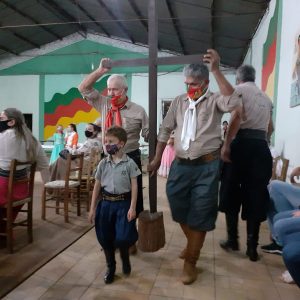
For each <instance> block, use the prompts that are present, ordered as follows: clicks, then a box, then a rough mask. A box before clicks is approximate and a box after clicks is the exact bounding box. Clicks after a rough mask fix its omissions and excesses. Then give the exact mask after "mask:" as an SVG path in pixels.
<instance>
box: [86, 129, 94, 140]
mask: <svg viewBox="0 0 300 300" xmlns="http://www.w3.org/2000/svg"><path fill="white" fill-rule="evenodd" d="M84 134H85V136H86V137H87V138H90V137H92V136H93V135H94V132H91V131H88V130H86V131H85V132H84Z"/></svg>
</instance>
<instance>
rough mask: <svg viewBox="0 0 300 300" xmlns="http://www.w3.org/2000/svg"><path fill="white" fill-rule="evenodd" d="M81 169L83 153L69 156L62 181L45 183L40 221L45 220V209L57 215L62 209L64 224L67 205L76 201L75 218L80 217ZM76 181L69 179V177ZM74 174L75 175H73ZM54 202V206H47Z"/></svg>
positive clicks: (66, 218)
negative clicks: (51, 209) (52, 210)
mask: <svg viewBox="0 0 300 300" xmlns="http://www.w3.org/2000/svg"><path fill="white" fill-rule="evenodd" d="M82 168H83V153H81V154H74V155H72V154H69V155H68V156H67V160H66V173H65V179H64V180H55V181H50V182H47V183H46V184H45V185H44V191H43V196H42V219H43V220H46V209H47V208H55V211H56V213H57V214H59V210H60V209H63V211H64V219H65V222H66V223H68V222H69V203H70V201H71V200H76V201H77V216H80V201H81V197H80V184H81V177H82ZM71 174H72V176H75V179H76V180H72V179H71V176H70V175H71ZM73 174H75V175H73ZM49 201H55V205H50V204H49V205H48V204H47V202H49Z"/></svg>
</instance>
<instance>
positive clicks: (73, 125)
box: [70, 123, 77, 132]
mask: <svg viewBox="0 0 300 300" xmlns="http://www.w3.org/2000/svg"><path fill="white" fill-rule="evenodd" d="M70 126H71V127H72V128H73V130H74V131H75V132H77V127H76V124H74V123H70Z"/></svg>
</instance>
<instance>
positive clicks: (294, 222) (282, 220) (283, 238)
mask: <svg viewBox="0 0 300 300" xmlns="http://www.w3.org/2000/svg"><path fill="white" fill-rule="evenodd" d="M295 211H298V210H288V211H283V212H280V213H278V214H276V215H275V216H274V219H273V220H274V235H275V236H274V237H275V240H276V242H277V243H278V244H279V245H282V246H284V245H286V244H287V243H288V242H289V240H290V235H291V234H293V233H299V234H300V217H294V216H293V212H295ZM299 250H300V249H299Z"/></svg>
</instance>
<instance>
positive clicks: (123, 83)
mask: <svg viewBox="0 0 300 300" xmlns="http://www.w3.org/2000/svg"><path fill="white" fill-rule="evenodd" d="M112 79H116V80H117V81H118V82H119V83H120V85H121V86H122V87H124V88H128V84H127V80H126V78H125V77H124V76H123V75H120V74H113V75H110V76H109V77H108V79H107V83H108V82H109V81H111V80H112Z"/></svg>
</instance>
